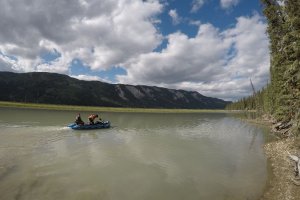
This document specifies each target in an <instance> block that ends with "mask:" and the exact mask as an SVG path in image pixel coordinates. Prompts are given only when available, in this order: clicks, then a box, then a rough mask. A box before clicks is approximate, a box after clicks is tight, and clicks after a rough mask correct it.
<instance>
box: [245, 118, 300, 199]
mask: <svg viewBox="0 0 300 200" xmlns="http://www.w3.org/2000/svg"><path fill="white" fill-rule="evenodd" d="M250 121H252V122H254V123H258V124H264V125H266V126H268V127H269V128H270V132H271V134H274V135H275V136H276V137H277V138H278V139H277V140H276V141H272V142H269V143H267V144H265V145H264V149H265V153H266V156H267V158H268V160H269V161H270V165H271V170H272V173H271V174H270V177H269V181H268V184H267V187H266V189H265V191H264V194H263V196H262V198H261V200H283V199H289V200H297V199H299V196H300V186H299V185H300V181H299V180H298V179H297V177H296V176H295V171H294V167H295V162H294V161H293V160H291V159H290V157H289V154H291V155H296V156H298V157H299V153H300V138H299V137H296V136H293V134H292V126H290V125H284V124H283V123H275V120H273V119H272V118H270V117H266V116H264V117H262V119H259V120H257V119H256V120H250ZM279 127H283V128H279Z"/></svg>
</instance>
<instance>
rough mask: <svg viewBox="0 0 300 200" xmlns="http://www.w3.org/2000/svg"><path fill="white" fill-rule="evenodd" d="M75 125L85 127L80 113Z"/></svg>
mask: <svg viewBox="0 0 300 200" xmlns="http://www.w3.org/2000/svg"><path fill="white" fill-rule="evenodd" d="M75 123H76V124H77V125H84V121H82V119H81V116H80V113H78V115H77V116H76V119H75Z"/></svg>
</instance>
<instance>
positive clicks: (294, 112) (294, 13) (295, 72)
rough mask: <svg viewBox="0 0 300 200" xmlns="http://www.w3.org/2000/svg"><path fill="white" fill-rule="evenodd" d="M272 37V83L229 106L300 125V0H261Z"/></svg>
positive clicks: (268, 30) (229, 107) (297, 128)
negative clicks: (253, 110)
mask: <svg viewBox="0 0 300 200" xmlns="http://www.w3.org/2000/svg"><path fill="white" fill-rule="evenodd" d="M261 2H262V3H263V6H264V15H265V16H266V18H267V21H268V29H267V32H268V35H269V38H270V54H271V66H270V75H271V81H270V83H269V84H268V85H267V86H266V87H265V88H264V89H262V90H261V91H259V92H257V93H255V94H254V95H252V96H250V97H248V98H244V99H241V100H240V101H238V102H236V103H233V104H231V105H229V106H227V109H256V110H259V111H261V112H262V113H265V114H269V115H271V116H273V117H274V118H275V119H276V120H277V121H282V122H292V123H293V125H294V127H295V128H296V130H297V131H298V132H299V130H300V128H299V127H300V125H299V120H300V1H299V0H261Z"/></svg>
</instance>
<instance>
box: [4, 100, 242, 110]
mask: <svg viewBox="0 0 300 200" xmlns="http://www.w3.org/2000/svg"><path fill="white" fill-rule="evenodd" d="M0 108H21V109H27V108H28V109H43V110H63V111H82V112H83V111H98V112H132V113H234V112H238V111H234V112H232V111H228V110H225V109H223V110H222V109H179V108H170V109H168V108H125V107H100V106H99V107H97V106H78V105H56V104H40V103H22V102H10V101H0Z"/></svg>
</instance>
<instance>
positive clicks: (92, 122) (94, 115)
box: [88, 114, 98, 124]
mask: <svg viewBox="0 0 300 200" xmlns="http://www.w3.org/2000/svg"><path fill="white" fill-rule="evenodd" d="M97 117H98V115H97V114H92V115H90V116H89V117H88V119H89V121H90V124H94V120H95V119H96V118H97Z"/></svg>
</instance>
